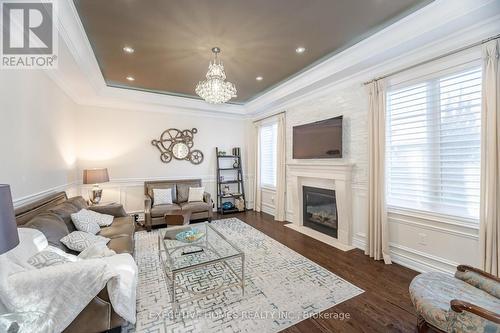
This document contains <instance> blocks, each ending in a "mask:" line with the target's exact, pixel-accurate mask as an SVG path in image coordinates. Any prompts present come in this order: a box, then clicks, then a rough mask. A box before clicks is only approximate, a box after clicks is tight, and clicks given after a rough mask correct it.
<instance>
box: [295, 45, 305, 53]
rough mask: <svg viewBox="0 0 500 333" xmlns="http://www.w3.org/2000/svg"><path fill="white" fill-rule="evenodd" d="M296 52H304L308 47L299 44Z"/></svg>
mask: <svg viewBox="0 0 500 333" xmlns="http://www.w3.org/2000/svg"><path fill="white" fill-rule="evenodd" d="M295 52H297V53H298V54H301V53H304V52H306V48H305V47H302V46H299V47H298V48H296V49H295Z"/></svg>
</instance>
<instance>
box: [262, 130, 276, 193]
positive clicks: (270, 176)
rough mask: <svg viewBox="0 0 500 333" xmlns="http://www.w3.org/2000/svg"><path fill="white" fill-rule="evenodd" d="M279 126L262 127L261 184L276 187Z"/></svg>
mask: <svg viewBox="0 0 500 333" xmlns="http://www.w3.org/2000/svg"><path fill="white" fill-rule="evenodd" d="M277 130H278V124H277V123H274V124H266V125H262V126H261V127H260V184H261V186H262V187H272V188H274V187H276V145H277Z"/></svg>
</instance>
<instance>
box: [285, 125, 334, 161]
mask: <svg viewBox="0 0 500 333" xmlns="http://www.w3.org/2000/svg"><path fill="white" fill-rule="evenodd" d="M341 157H342V116H339V117H335V118H330V119H326V120H321V121H317V122H315V123H310V124H305V125H300V126H294V127H293V158H294V159H312V158H341Z"/></svg>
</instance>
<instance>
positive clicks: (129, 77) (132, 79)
mask: <svg viewBox="0 0 500 333" xmlns="http://www.w3.org/2000/svg"><path fill="white" fill-rule="evenodd" d="M126 79H127V80H129V81H135V78H134V77H133V76H127V77H126Z"/></svg>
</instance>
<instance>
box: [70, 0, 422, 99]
mask: <svg viewBox="0 0 500 333" xmlns="http://www.w3.org/2000/svg"><path fill="white" fill-rule="evenodd" d="M429 2H431V1H430V0H426V1H423V0H397V1H395V0H349V1H347V0H307V1H305V0H252V1H248V0H226V1H224V0H183V1H178V0H149V1H139V0H106V1H101V0H75V5H76V8H77V10H78V13H79V16H80V19H81V21H82V23H83V25H84V28H85V31H86V33H87V37H88V39H89V41H90V43H91V45H92V48H93V51H94V54H95V56H96V58H97V61H98V63H99V66H100V68H101V72H102V74H103V76H104V79H105V80H106V84H107V85H110V86H118V87H124V88H131V89H139V90H147V91H153V92H158V93H164V94H174V95H181V96H187V97H197V96H195V93H194V88H195V86H196V84H197V83H198V81H200V80H202V79H204V75H205V74H206V71H207V68H208V62H209V61H210V59H211V51H210V49H211V48H212V47H213V46H219V47H220V48H221V49H222V53H221V59H222V60H223V62H224V65H225V68H226V74H227V77H228V80H229V81H231V82H233V83H235V85H236V88H237V89H238V97H237V98H236V99H233V100H232V102H237V103H244V102H246V101H248V100H250V99H252V98H254V97H256V96H258V95H260V94H262V93H263V92H264V91H266V90H269V89H270V88H272V87H273V86H275V85H277V84H278V83H280V82H282V81H284V80H286V79H287V78H289V77H291V76H293V75H294V74H297V73H299V72H301V71H302V70H304V69H305V68H307V67H308V66H310V65H312V64H314V63H316V62H318V61H319V60H321V59H323V58H325V57H327V56H329V55H331V54H332V53H335V52H338V51H340V50H342V49H345V48H346V47H348V46H350V45H353V44H354V43H356V42H358V41H360V40H361V39H363V38H366V37H367V36H369V35H370V34H372V33H374V32H376V31H377V30H379V29H381V28H382V27H384V26H387V25H389V24H390V23H392V22H394V21H395V20H397V19H399V18H401V17H402V16H404V15H406V14H409V13H411V12H412V11H415V10H417V9H418V8H421V7H422V6H424V5H426V4H428V3H429ZM125 46H129V47H132V48H133V49H134V52H133V53H131V54H129V53H126V52H124V51H123V48H124V47H125ZM298 47H304V48H305V49H306V51H305V52H304V53H302V54H298V53H296V52H295V50H296V48H298ZM381 47H383V46H381ZM127 76H132V77H133V78H134V79H135V80H134V81H132V82H131V81H128V80H127V79H126V77H127ZM258 76H261V77H262V78H263V79H262V80H261V81H258V80H256V77H258Z"/></svg>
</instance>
